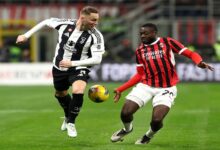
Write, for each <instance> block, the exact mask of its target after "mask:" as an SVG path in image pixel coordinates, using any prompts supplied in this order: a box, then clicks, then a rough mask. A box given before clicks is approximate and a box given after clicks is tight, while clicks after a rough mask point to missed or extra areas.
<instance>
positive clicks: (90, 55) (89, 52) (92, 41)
mask: <svg viewBox="0 0 220 150" xmlns="http://www.w3.org/2000/svg"><path fill="white" fill-rule="evenodd" d="M91 39H92V40H91V43H90V46H89V50H88V57H89V58H91V57H92V52H91V46H92V44H93V43H94V40H93V38H92V36H91Z"/></svg>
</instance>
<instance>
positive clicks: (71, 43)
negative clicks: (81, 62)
mask: <svg viewBox="0 0 220 150" xmlns="http://www.w3.org/2000/svg"><path fill="white" fill-rule="evenodd" d="M75 44H76V43H75V42H74V41H68V42H67V43H66V44H65V45H64V50H66V51H69V52H72V53H76V49H75Z"/></svg>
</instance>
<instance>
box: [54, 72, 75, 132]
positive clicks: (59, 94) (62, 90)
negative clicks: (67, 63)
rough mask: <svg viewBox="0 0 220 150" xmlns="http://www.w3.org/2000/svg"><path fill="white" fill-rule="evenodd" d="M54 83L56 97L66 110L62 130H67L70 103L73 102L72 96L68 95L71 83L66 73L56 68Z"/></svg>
mask: <svg viewBox="0 0 220 150" xmlns="http://www.w3.org/2000/svg"><path fill="white" fill-rule="evenodd" d="M52 73H53V83H54V88H55V97H56V99H57V100H58V102H59V104H60V106H61V107H62V108H63V110H64V114H65V118H64V121H63V123H62V125H61V130H62V131H64V130H66V124H67V118H68V112H69V103H70V101H71V96H70V95H69V93H68V91H67V90H68V88H69V82H68V78H67V77H68V76H67V74H66V72H63V71H59V70H57V69H56V68H53V71H52Z"/></svg>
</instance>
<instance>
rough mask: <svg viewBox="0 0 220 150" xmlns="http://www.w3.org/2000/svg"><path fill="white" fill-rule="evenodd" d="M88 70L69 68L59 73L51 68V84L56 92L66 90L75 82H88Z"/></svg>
mask: <svg viewBox="0 0 220 150" xmlns="http://www.w3.org/2000/svg"><path fill="white" fill-rule="evenodd" d="M89 72H90V71H89V70H87V69H79V70H76V69H75V68H70V69H68V70H67V71H60V70H58V69H57V68H55V67H53V70H52V73H53V84H54V88H55V89H56V90H57V91H64V90H68V88H69V86H71V85H72V83H73V82H74V81H76V80H83V81H85V82H88V79H89Z"/></svg>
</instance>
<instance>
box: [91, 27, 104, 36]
mask: <svg viewBox="0 0 220 150" xmlns="http://www.w3.org/2000/svg"><path fill="white" fill-rule="evenodd" d="M89 33H90V34H95V35H96V34H98V35H100V36H102V33H101V32H100V31H99V30H98V29H97V28H92V29H90V30H89Z"/></svg>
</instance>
